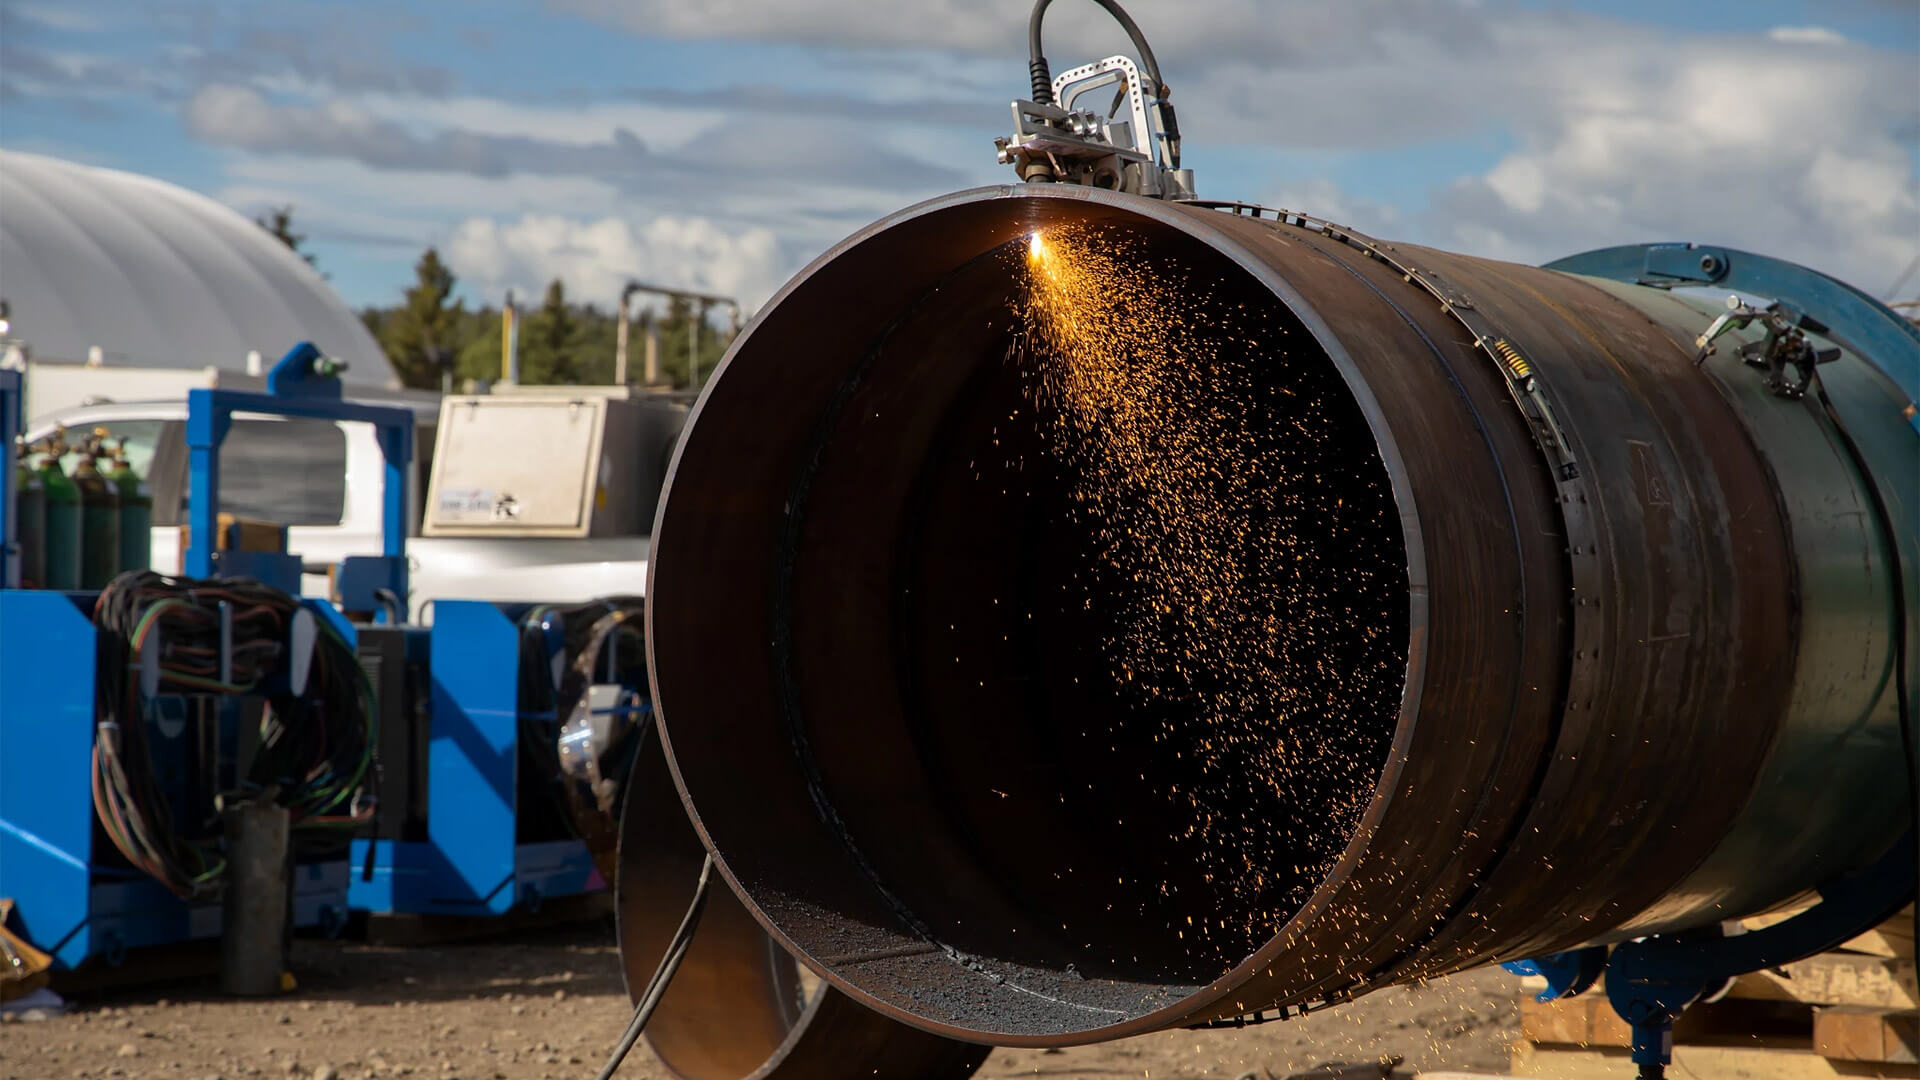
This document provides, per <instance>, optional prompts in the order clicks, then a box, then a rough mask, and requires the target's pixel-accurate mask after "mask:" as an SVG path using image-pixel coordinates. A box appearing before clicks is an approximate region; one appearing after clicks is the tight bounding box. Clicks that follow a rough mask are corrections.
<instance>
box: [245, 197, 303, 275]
mask: <svg viewBox="0 0 1920 1080" xmlns="http://www.w3.org/2000/svg"><path fill="white" fill-rule="evenodd" d="M253 223H254V224H255V225H258V226H260V227H261V228H263V229H265V230H267V231H268V232H269V233H272V234H273V238H274V239H275V240H278V241H280V242H281V243H283V244H285V245H287V250H288V251H291V252H293V253H294V254H295V255H298V256H300V257H301V258H303V259H305V260H307V265H308V266H316V264H315V263H314V261H313V255H312V254H310V253H308V252H305V251H301V250H300V245H301V244H304V243H306V242H307V234H306V233H297V232H294V231H293V204H292V203H288V204H287V205H286V206H276V207H272V208H270V209H269V210H268V211H267V212H266V213H265V214H263V215H262V216H260V217H257V218H254V219H253Z"/></svg>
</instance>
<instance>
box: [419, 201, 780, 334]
mask: <svg viewBox="0 0 1920 1080" xmlns="http://www.w3.org/2000/svg"><path fill="white" fill-rule="evenodd" d="M443 254H444V255H445V257H446V260H447V265H448V266H450V267H452V268H453V271H454V272H455V273H456V274H458V275H460V277H461V278H462V279H463V280H464V281H465V283H466V284H467V285H468V286H469V287H470V288H472V289H474V291H475V292H477V293H478V294H480V295H483V296H486V297H489V298H496V297H498V296H500V295H501V294H502V293H504V292H505V290H506V289H509V288H512V289H514V290H515V291H516V292H518V293H519V294H520V295H521V296H528V297H538V296H539V295H540V292H541V290H543V289H544V288H545V287H546V284H547V282H549V281H551V280H553V279H554V278H560V279H562V280H564V281H565V282H566V284H567V290H568V294H569V295H570V296H571V297H573V298H574V299H576V300H583V301H588V302H592V303H596V304H601V305H611V304H612V303H613V302H614V301H615V300H616V299H617V298H618V296H619V294H620V290H621V288H622V286H624V285H625V284H626V282H627V281H628V280H629V279H632V278H638V279H640V280H643V281H647V282H650V283H654V284H660V285H667V286H681V287H685V288H691V289H694V290H697V291H700V292H712V293H718V294H720V295H723V296H734V297H737V298H739V300H740V302H741V303H742V304H743V305H744V306H745V308H746V310H747V311H748V312H751V311H752V310H753V309H754V308H756V307H758V306H759V305H760V304H761V303H762V302H764V301H765V300H766V298H767V297H768V296H770V295H772V293H773V291H774V290H775V289H776V288H778V287H779V285H780V283H781V282H782V281H783V280H784V278H785V276H786V270H787V268H786V267H785V266H784V264H783V260H782V256H781V252H780V249H779V244H778V242H777V241H776V240H775V238H774V234H773V233H772V231H770V230H768V229H762V228H755V229H745V230H741V231H734V232H730V231H728V230H726V229H724V228H722V227H720V226H719V225H716V224H715V223H714V222H712V221H709V220H707V219H705V218H697V217H656V218H653V219H651V220H648V221H643V222H635V221H629V220H627V219H625V218H620V217H603V218H599V219H597V220H580V219H575V218H567V217H561V216H558V215H552V214H526V215H523V216H521V217H520V218H518V219H517V220H512V221H499V220H496V219H493V218H485V217H477V218H472V219H469V220H468V221H465V222H462V223H461V224H460V225H459V226H458V227H456V228H455V229H454V230H453V234H452V236H451V237H450V238H449V239H448V241H447V244H446V247H445V249H444V251H443Z"/></svg>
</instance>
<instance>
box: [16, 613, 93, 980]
mask: <svg viewBox="0 0 1920 1080" xmlns="http://www.w3.org/2000/svg"><path fill="white" fill-rule="evenodd" d="M93 681H94V630H93V623H92V622H91V621H89V620H88V619H87V617H86V616H85V615H84V614H83V613H82V612H81V611H80V609H79V608H78V607H76V606H75V604H74V601H73V600H72V599H70V598H69V597H68V596H67V595H66V594H64V593H57V592H39V591H23V590H8V591H0V896H10V897H13V898H14V900H15V902H16V903H17V904H18V905H19V918H20V926H21V929H22V930H24V931H25V933H26V935H27V939H28V940H29V941H32V942H33V943H34V944H35V945H37V946H39V947H40V948H43V949H46V950H48V951H51V952H53V953H54V958H55V960H56V961H58V962H59V963H60V964H62V965H65V966H69V967H70V966H72V965H74V964H77V963H79V962H80V961H81V960H82V959H84V958H85V957H86V955H87V953H88V951H89V940H88V939H89V933H88V930H87V928H86V926H85V923H86V917H87V910H88V904H87V900H88V891H87V883H88V882H87V878H88V869H87V868H88V865H89V864H90V862H91V861H92V860H91V856H92V840H93V798H92V793H91V789H90V786H89V784H88V782H87V778H88V777H89V776H90V775H91V769H92V764H91V762H92V754H93Z"/></svg>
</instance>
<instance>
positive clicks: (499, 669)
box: [348, 600, 606, 916]
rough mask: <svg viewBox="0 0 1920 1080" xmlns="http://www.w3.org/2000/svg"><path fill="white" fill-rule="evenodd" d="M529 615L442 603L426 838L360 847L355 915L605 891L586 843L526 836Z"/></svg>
mask: <svg viewBox="0 0 1920 1080" xmlns="http://www.w3.org/2000/svg"><path fill="white" fill-rule="evenodd" d="M531 607H532V605H528V604H509V605H501V604H494V603H489V602H486V601H480V600H439V601H436V602H435V603H434V607H433V616H434V617H433V628H432V630H431V632H430V637H431V640H430V642H429V649H430V654H429V663H430V668H431V671H432V720H431V741H430V743H429V747H430V752H429V757H428V764H427V838H426V839H425V840H392V839H370V838H366V837H358V838H355V840H354V841H353V861H352V866H353V871H352V881H351V883H350V884H349V887H348V904H349V906H351V907H352V908H353V909H354V910H356V911H368V912H374V913H381V914H387V913H394V912H404V913H410V914H422V915H469V916H499V915H505V914H506V913H507V912H509V911H511V910H513V909H514V908H516V907H522V908H527V909H533V908H537V907H538V906H539V905H540V903H541V902H542V901H543V900H547V899H552V898H556V897H562V896H572V895H578V894H580V893H585V892H590V891H593V890H595V889H598V888H602V887H604V886H605V884H606V883H605V882H604V881H602V880H601V878H600V876H599V874H598V873H597V871H596V870H595V867H594V865H593V858H592V855H591V854H590V853H589V852H588V850H587V846H586V844H585V843H584V842H582V841H580V840H577V839H559V840H548V841H541V842H533V843H521V842H520V841H519V839H518V836H517V832H518V824H519V814H520V807H519V805H518V792H519V766H520V672H521V664H520V649H521V643H522V631H521V628H520V626H519V625H518V621H517V620H518V618H519V616H520V615H522V614H523V613H524V612H525V611H527V610H529V609H530V608H531ZM443 661H444V662H443ZM556 733H557V732H556Z"/></svg>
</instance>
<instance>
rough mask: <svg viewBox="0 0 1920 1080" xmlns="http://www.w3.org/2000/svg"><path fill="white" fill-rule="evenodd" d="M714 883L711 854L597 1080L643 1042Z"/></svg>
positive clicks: (607, 1077)
mask: <svg viewBox="0 0 1920 1080" xmlns="http://www.w3.org/2000/svg"><path fill="white" fill-rule="evenodd" d="M712 883H713V856H712V855H711V854H709V855H708V856H707V857H706V860H705V861H703V862H702V863H701V864H700V880H699V882H698V883H696V884H695V885H694V887H693V902H692V903H691V904H688V905H687V913H686V915H685V916H684V917H682V918H681V920H680V929H678V930H675V931H674V932H673V941H672V942H671V943H670V944H668V945H667V952H666V955H664V956H662V957H661V958H660V966H659V967H657V968H655V969H654V970H653V978H651V979H648V980H647V988H646V990H645V991H643V992H642V993H641V994H640V1003H639V1004H638V1005H635V1006H634V1007H633V1019H631V1020H629V1021H627V1030H625V1031H623V1032H621V1033H620V1042H619V1044H618V1045H616V1046H615V1047H614V1048H613V1053H612V1055H610V1056H609V1057H608V1058H607V1063H606V1065H605V1066H603V1067H602V1068H601V1070H600V1075H599V1076H597V1077H595V1078H594V1080H612V1078H613V1074H614V1073H616V1072H619V1071H620V1063H621V1062H623V1061H625V1060H627V1052H628V1051H630V1050H632V1049H633V1044H634V1043H636V1042H639V1041H640V1033H641V1032H643V1031H645V1030H646V1029H647V1021H648V1020H651V1019H652V1018H653V1010H654V1009H655V1008H657V1007H659V1005H660V999H661V998H662V997H664V996H666V993H667V985H668V984H669V983H671V982H673V976H674V973H675V972H677V971H679V970H680V961H682V960H684V959H686V957H687V947H688V946H690V945H692V944H693V932H694V930H695V928H697V927H698V926H699V925H700V913H701V912H702V911H703V910H705V908H706V906H707V887H708V886H709V885H711V884H712Z"/></svg>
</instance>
